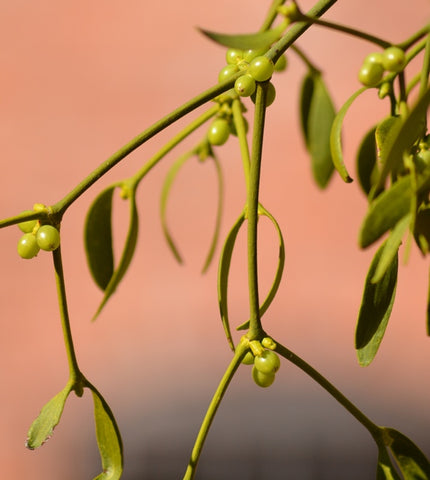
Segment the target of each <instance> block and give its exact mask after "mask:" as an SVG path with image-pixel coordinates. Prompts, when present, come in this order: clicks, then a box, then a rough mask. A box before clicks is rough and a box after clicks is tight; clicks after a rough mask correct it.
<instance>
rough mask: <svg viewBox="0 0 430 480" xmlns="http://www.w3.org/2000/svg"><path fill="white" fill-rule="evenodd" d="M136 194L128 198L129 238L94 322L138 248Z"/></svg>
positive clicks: (133, 193) (131, 194) (133, 192)
mask: <svg viewBox="0 0 430 480" xmlns="http://www.w3.org/2000/svg"><path fill="white" fill-rule="evenodd" d="M135 194H136V192H135V191H134V190H133V191H132V192H131V193H130V197H129V198H128V201H129V202H130V223H129V227H128V232H127V238H126V240H125V244H124V248H123V251H122V254H121V258H120V260H119V263H118V265H117V267H116V269H115V271H114V273H113V275H112V277H111V279H110V282H109V284H108V285H107V287H106V289H105V295H104V297H103V300H102V302H101V304H100V305H99V307H98V309H97V312H96V313H95V315H94V317H93V320H95V319H96V318H97V316H98V315H99V314H100V312H101V311H102V309H103V307H104V306H105V305H106V303H107V301H108V300H109V298H110V297H111V296H112V294H113V293H114V292H115V290H116V288H117V287H118V285H119V284H120V282H121V280H122V279H123V277H124V275H125V273H126V272H127V269H128V267H129V265H130V262H131V260H132V258H133V254H134V250H135V248H136V242H137V236H138V231H139V218H138V213H137V207H136V198H135Z"/></svg>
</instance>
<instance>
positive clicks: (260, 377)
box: [252, 365, 275, 388]
mask: <svg viewBox="0 0 430 480" xmlns="http://www.w3.org/2000/svg"><path fill="white" fill-rule="evenodd" d="M252 378H253V379H254V382H255V383H256V384H257V385H258V386H259V387H263V388H266V387H270V385H272V383H273V382H274V381H275V374H274V373H263V372H260V370H258V369H257V368H255V365H254V366H253V367H252Z"/></svg>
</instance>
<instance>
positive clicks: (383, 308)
mask: <svg viewBox="0 0 430 480" xmlns="http://www.w3.org/2000/svg"><path fill="white" fill-rule="evenodd" d="M384 248H385V243H384V244H382V245H381V247H379V249H378V251H377V252H376V254H375V256H374V258H373V261H372V263H371V265H370V268H369V271H368V273H367V277H366V281H365V285H364V292H363V298H362V301H361V307H360V312H359V314H358V321H357V328H356V332H355V348H356V349H357V356H358V361H359V363H360V365H361V366H367V365H369V364H370V363H371V362H372V360H373V359H374V358H375V355H376V353H377V351H378V348H379V345H380V343H381V341H382V338H383V337H384V333H385V329H386V328H387V324H388V320H389V318H390V314H391V310H392V308H393V304H394V298H395V295H396V285H397V268H398V255H397V253H396V255H395V257H394V259H393V261H392V262H391V264H390V265H389V267H388V268H387V269H386V271H385V273H384V275H383V276H382V278H381V279H380V280H379V281H378V282H376V283H374V282H372V279H373V277H374V276H375V272H376V269H377V266H378V264H379V261H380V258H381V255H382V252H383V250H384Z"/></svg>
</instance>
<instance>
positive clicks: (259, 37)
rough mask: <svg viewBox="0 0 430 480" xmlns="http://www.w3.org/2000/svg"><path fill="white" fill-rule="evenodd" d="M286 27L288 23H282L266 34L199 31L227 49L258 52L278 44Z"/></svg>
mask: <svg viewBox="0 0 430 480" xmlns="http://www.w3.org/2000/svg"><path fill="white" fill-rule="evenodd" d="M286 26H287V24H286V22H282V23H280V24H279V25H278V26H277V27H275V28H272V29H271V30H266V31H265V32H256V33H242V34H236V35H230V34H226V33H217V32H211V31H209V30H204V29H202V28H199V30H200V32H201V33H203V34H204V35H206V36H207V37H208V38H210V39H211V40H213V41H214V42H216V43H219V44H220V45H224V46H225V47H228V48H239V49H242V50H248V49H253V50H256V49H263V48H269V47H270V45H272V43H273V42H276V40H278V39H279V37H280V36H281V34H282V32H283V31H284V30H285V28H286Z"/></svg>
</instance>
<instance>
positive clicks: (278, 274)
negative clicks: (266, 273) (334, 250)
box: [237, 204, 285, 330]
mask: <svg viewBox="0 0 430 480" xmlns="http://www.w3.org/2000/svg"><path fill="white" fill-rule="evenodd" d="M259 214H260V215H262V216H265V217H267V218H268V219H269V220H270V221H271V222H272V224H273V225H274V227H275V229H276V232H277V234H278V239H279V254H278V265H277V267H276V274H275V278H274V280H273V282H272V286H271V287H270V290H269V293H268V294H267V296H266V298H265V299H264V302H263V303H262V304H261V305H260V309H259V311H260V317H262V316H263V315H264V314H265V313H266V311H267V309H268V308H269V307H270V305H271V303H272V301H273V299H274V298H275V296H276V293H277V291H278V288H279V285H280V283H281V280H282V274H283V272H284V265H285V244H284V238H283V236H282V232H281V229H280V227H279V224H278V222H277V221H276V219H275V217H273V215H272V214H271V213H270V212H269V211H268V210H266V209H265V208H264V207H263V206H262V205H261V204H260V205H259ZM247 328H249V320H247V321H246V322H245V323H244V324H242V325H239V327H237V330H246V329H247Z"/></svg>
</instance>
